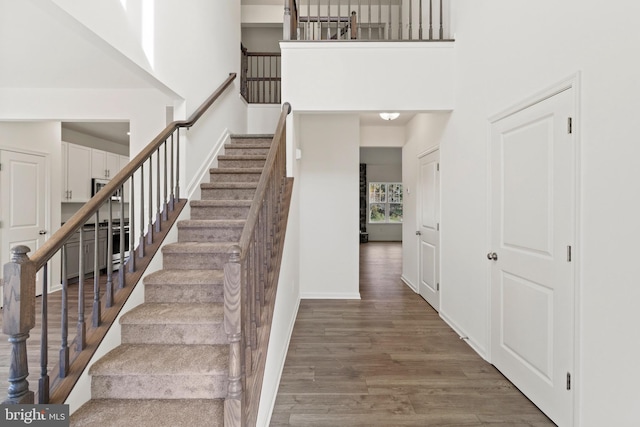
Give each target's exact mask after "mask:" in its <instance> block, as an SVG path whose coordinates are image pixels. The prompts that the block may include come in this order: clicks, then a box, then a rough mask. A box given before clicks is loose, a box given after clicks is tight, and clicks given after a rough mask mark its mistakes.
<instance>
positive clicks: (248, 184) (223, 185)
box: [200, 182, 258, 200]
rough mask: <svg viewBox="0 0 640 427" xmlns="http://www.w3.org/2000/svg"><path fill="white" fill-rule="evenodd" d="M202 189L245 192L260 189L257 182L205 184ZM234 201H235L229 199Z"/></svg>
mask: <svg viewBox="0 0 640 427" xmlns="http://www.w3.org/2000/svg"><path fill="white" fill-rule="evenodd" d="M200 188H203V189H218V188H222V189H226V190H227V189H228V190H236V189H240V190H244V189H253V190H255V189H256V188H258V183H257V182H203V183H202V184H200ZM229 200H234V199H229Z"/></svg>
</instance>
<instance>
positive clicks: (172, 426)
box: [71, 399, 224, 427]
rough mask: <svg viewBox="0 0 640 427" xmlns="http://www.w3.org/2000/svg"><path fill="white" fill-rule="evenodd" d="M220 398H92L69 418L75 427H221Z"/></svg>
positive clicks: (221, 410) (221, 401)
mask: <svg viewBox="0 0 640 427" xmlns="http://www.w3.org/2000/svg"><path fill="white" fill-rule="evenodd" d="M223 414H224V401H223V399H95V400H90V401H89V402H87V403H86V404H84V405H83V406H82V407H81V408H80V409H78V410H77V411H76V412H74V413H73V415H71V425H73V426H75V427H95V426H109V427H131V426H136V427H191V426H205V425H206V426H207V427H222V426H223V425H224V415H223Z"/></svg>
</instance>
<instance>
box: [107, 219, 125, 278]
mask: <svg viewBox="0 0 640 427" xmlns="http://www.w3.org/2000/svg"><path fill="white" fill-rule="evenodd" d="M123 228H124V239H122V230H121V228H120V224H119V223H117V222H114V223H113V224H112V230H113V232H112V235H111V248H112V251H111V256H112V262H113V268H114V270H117V269H118V268H120V244H121V242H124V261H125V262H126V261H127V258H128V257H129V222H128V221H125V223H124V227H123Z"/></svg>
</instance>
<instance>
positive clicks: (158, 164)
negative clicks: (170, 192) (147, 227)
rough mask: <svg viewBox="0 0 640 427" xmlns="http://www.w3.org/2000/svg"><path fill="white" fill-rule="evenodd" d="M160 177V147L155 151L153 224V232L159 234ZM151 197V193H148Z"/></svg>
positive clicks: (160, 216)
mask: <svg viewBox="0 0 640 427" xmlns="http://www.w3.org/2000/svg"><path fill="white" fill-rule="evenodd" d="M161 176H162V171H161V170H160V147H158V149H157V150H156V224H155V232H156V233H160V229H161V222H162V221H161V218H162V214H161V213H160V198H161V197H162V193H161V192H160V188H161V187H160V183H161V181H160V177H161ZM149 195H151V193H149Z"/></svg>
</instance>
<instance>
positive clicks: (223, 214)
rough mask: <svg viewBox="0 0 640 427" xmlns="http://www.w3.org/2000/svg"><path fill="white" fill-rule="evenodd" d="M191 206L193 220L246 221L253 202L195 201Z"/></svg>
mask: <svg viewBox="0 0 640 427" xmlns="http://www.w3.org/2000/svg"><path fill="white" fill-rule="evenodd" d="M190 205H191V219H218V218H224V219H246V218H247V216H248V215H249V210H250V209H251V200H221V201H217V200H194V201H192V202H191V204H190Z"/></svg>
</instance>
